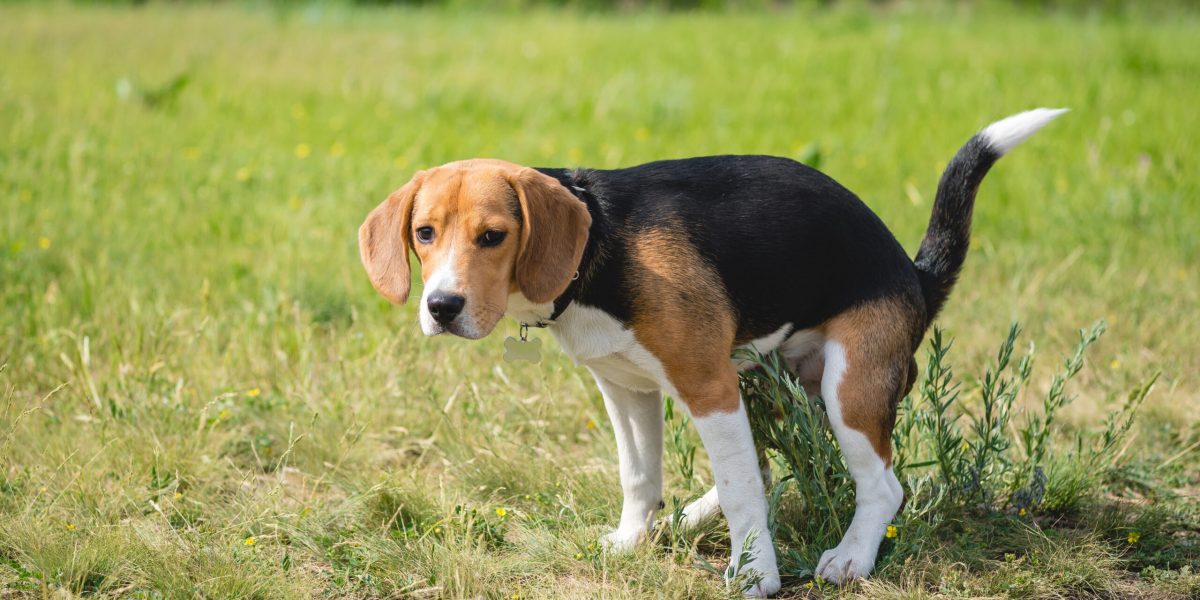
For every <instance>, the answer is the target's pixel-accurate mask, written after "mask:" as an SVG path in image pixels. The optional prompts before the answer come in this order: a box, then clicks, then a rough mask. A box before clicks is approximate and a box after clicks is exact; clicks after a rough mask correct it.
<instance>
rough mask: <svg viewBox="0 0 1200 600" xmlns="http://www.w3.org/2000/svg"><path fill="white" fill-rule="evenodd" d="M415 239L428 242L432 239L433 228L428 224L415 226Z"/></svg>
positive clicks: (423, 242)
mask: <svg viewBox="0 0 1200 600" xmlns="http://www.w3.org/2000/svg"><path fill="white" fill-rule="evenodd" d="M417 241H418V242H421V243H422V244H428V243H429V242H432V241H433V228H432V227H429V226H425V227H418V228H417Z"/></svg>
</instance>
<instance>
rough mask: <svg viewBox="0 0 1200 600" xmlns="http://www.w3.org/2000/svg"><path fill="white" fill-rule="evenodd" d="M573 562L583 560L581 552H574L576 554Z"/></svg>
mask: <svg viewBox="0 0 1200 600" xmlns="http://www.w3.org/2000/svg"><path fill="white" fill-rule="evenodd" d="M575 560H583V553H582V552H576V553H575Z"/></svg>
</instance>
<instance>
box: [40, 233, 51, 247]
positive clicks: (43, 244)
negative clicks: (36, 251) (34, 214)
mask: <svg viewBox="0 0 1200 600" xmlns="http://www.w3.org/2000/svg"><path fill="white" fill-rule="evenodd" d="M38 248H41V249H42V250H48V249H49V248H50V238H48V237H46V236H42V237H40V238H38Z"/></svg>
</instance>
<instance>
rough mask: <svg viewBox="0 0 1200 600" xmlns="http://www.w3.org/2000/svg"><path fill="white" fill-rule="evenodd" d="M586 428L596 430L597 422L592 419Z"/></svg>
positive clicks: (588, 421)
mask: <svg viewBox="0 0 1200 600" xmlns="http://www.w3.org/2000/svg"><path fill="white" fill-rule="evenodd" d="M585 427H587V428H588V429H589V430H592V429H595V428H596V422H595V421H593V420H592V419H588V420H587V424H586V425H585Z"/></svg>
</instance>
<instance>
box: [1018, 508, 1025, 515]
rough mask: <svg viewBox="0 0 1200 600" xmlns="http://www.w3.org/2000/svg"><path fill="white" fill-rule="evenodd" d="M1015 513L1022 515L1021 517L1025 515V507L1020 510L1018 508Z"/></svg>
mask: <svg viewBox="0 0 1200 600" xmlns="http://www.w3.org/2000/svg"><path fill="white" fill-rule="evenodd" d="M1017 514H1018V515H1021V516H1022V517H1023V516H1025V509H1024V508H1022V509H1021V510H1018V511H1017Z"/></svg>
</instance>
